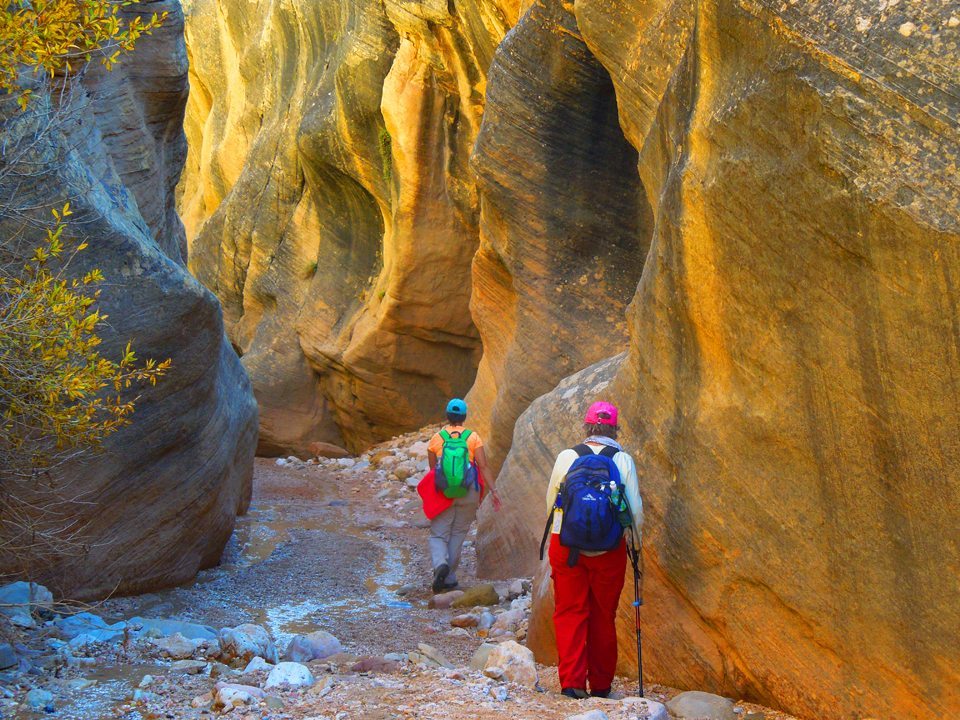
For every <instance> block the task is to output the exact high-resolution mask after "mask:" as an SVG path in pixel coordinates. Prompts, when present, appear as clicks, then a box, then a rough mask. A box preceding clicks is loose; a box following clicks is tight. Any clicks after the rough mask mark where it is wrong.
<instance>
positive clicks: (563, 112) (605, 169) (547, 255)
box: [468, 0, 652, 569]
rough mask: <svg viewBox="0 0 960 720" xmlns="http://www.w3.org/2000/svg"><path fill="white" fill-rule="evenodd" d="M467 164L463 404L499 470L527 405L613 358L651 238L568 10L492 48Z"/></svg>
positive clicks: (631, 157)
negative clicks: (469, 322)
mask: <svg viewBox="0 0 960 720" xmlns="http://www.w3.org/2000/svg"><path fill="white" fill-rule="evenodd" d="M474 167H475V169H476V172H477V175H478V178H479V182H480V190H481V197H482V200H483V202H482V205H481V208H482V211H481V222H480V231H481V242H480V247H479V250H478V252H477V255H476V258H475V259H474V265H473V270H474V274H473V282H474V293H473V301H472V310H473V315H474V319H475V320H476V323H477V327H478V329H479V330H480V334H481V337H482V338H483V351H484V352H483V359H482V361H481V363H480V368H479V371H478V373H477V382H476V384H475V385H474V387H473V389H472V390H471V394H470V397H469V398H468V400H469V401H470V403H471V405H472V406H473V408H474V412H476V413H477V414H478V416H479V417H478V420H479V423H478V429H479V430H480V431H481V432H482V433H483V434H484V436H485V437H487V445H488V457H489V458H490V459H491V462H492V463H493V465H494V466H495V467H499V465H500V463H501V462H503V458H504V456H505V454H506V452H507V450H509V448H510V441H511V437H512V435H513V425H514V422H515V421H516V419H517V416H518V415H519V414H520V413H521V412H522V411H523V410H524V409H525V408H527V407H528V406H529V405H530V403H531V402H532V401H533V400H534V399H535V398H536V397H538V396H539V395H542V394H543V393H545V392H547V391H549V390H550V389H552V388H553V387H554V386H555V385H556V383H557V382H558V381H559V380H560V379H561V378H563V377H565V376H567V375H569V374H571V373H573V372H575V371H577V370H580V369H582V368H583V367H585V366H587V365H590V364H591V363H594V362H596V361H598V360H600V359H602V358H605V357H608V356H610V355H612V354H615V353H617V352H619V351H621V350H623V349H625V348H626V343H627V327H626V322H625V317H624V311H625V309H626V306H627V303H628V302H629V301H630V299H631V298H632V297H633V295H634V292H635V291H636V285H637V281H638V280H639V278H640V272H641V270H642V268H643V263H644V259H645V257H646V253H647V248H648V245H649V235H650V232H651V229H652V222H651V213H650V208H649V205H648V203H647V199H646V197H645V194H644V190H643V186H642V185H641V183H640V179H639V177H638V175H637V152H636V150H634V149H633V147H631V146H630V144H629V143H628V142H627V141H626V139H625V138H624V136H623V132H622V131H621V130H620V126H619V123H618V119H617V106H616V99H615V97H614V91H613V84H612V83H611V81H610V78H609V76H608V74H607V72H606V71H605V70H604V69H603V67H602V66H601V65H600V63H599V62H597V60H596V59H595V58H594V57H593V55H592V54H591V53H590V51H589V50H588V49H587V47H586V45H585V44H584V43H583V40H582V39H581V38H580V36H579V32H578V30H577V23H576V20H575V19H574V17H573V14H572V11H571V10H570V8H569V6H564V5H563V4H562V3H560V2H559V1H555V0H545V1H538V2H534V3H533V4H532V6H531V7H530V9H529V11H528V12H527V13H526V14H525V15H524V16H523V18H522V20H521V21H520V22H519V23H518V25H517V26H516V27H515V28H514V29H513V30H512V31H511V32H510V34H509V35H508V36H507V38H506V39H505V40H504V42H503V43H501V45H500V47H499V48H498V49H497V54H496V57H495V59H494V63H493V66H492V67H491V69H490V90H489V92H488V94H487V108H486V112H485V114H484V118H483V127H482V130H481V132H480V137H479V138H478V140H477V146H476V151H475V154H474ZM484 569H490V568H484Z"/></svg>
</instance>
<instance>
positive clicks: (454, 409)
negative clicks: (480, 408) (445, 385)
mask: <svg viewBox="0 0 960 720" xmlns="http://www.w3.org/2000/svg"><path fill="white" fill-rule="evenodd" d="M447 413H448V414H450V415H466V414H467V404H466V403H465V402H464V401H463V400H461V399H460V398H454V399H453V400H451V401H450V402H448V403H447Z"/></svg>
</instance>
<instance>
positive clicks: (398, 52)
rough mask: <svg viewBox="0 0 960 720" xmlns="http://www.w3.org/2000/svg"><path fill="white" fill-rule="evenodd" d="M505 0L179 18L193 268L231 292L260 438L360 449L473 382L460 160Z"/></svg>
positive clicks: (283, 447)
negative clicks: (187, 91)
mask: <svg viewBox="0 0 960 720" xmlns="http://www.w3.org/2000/svg"><path fill="white" fill-rule="evenodd" d="M516 14H517V8H516V6H515V4H513V3H512V2H510V1H509V0H508V1H507V2H493V1H491V2H478V3H465V4H462V5H459V4H458V5H457V6H455V7H454V6H453V5H449V6H448V4H447V3H445V2H409V1H407V0H388V1H387V2H386V3H382V4H381V3H373V4H371V3H364V2H357V1H356V0H338V1H337V2H325V3H322V4H321V5H320V6H317V4H316V3H297V2H294V3H279V2H269V3H266V4H264V5H261V6H256V8H255V9H254V6H247V5H237V4H235V3H231V2H222V1H221V0H200V1H199V2H196V3H193V4H192V9H191V12H190V16H189V22H188V31H187V37H188V43H189V47H190V54H191V82H192V84H193V87H194V92H193V93H192V94H191V99H190V106H189V110H188V113H187V122H186V128H187V134H188V136H189V137H190V139H191V154H190V159H189V161H188V164H187V172H186V175H185V178H184V182H183V185H182V200H181V207H182V209H183V213H184V218H185V223H186V226H187V230H188V234H189V236H190V237H191V239H192V245H191V261H190V263H191V268H192V269H193V270H194V272H195V273H196V274H197V276H198V277H199V278H200V279H201V281H203V282H204V283H205V284H206V285H207V286H208V287H210V288H211V289H213V291H214V292H215V293H216V294H217V296H218V297H219V298H220V300H221V302H223V304H224V308H225V317H226V324H227V331H228V334H229V336H230V338H231V340H232V342H233V343H234V345H235V346H236V347H237V348H238V349H239V350H240V352H241V353H242V354H243V363H244V365H245V367H246V368H247V370H248V372H249V373H250V375H251V378H252V380H253V385H254V390H255V392H256V395H257V398H258V400H259V402H260V408H261V435H260V437H261V447H260V450H261V452H262V453H264V454H278V453H281V452H282V453H283V454H286V453H288V452H295V453H301V454H306V453H309V446H310V444H311V443H312V442H330V443H334V444H336V445H344V446H347V447H350V448H352V449H354V450H356V449H360V448H362V447H364V446H367V445H369V444H370V443H371V442H372V441H373V440H374V439H379V438H384V437H389V436H391V435H395V434H398V433H400V432H402V431H407V430H412V429H415V428H418V427H420V426H422V425H423V424H425V423H426V422H427V421H428V420H431V419H435V418H438V417H439V415H440V413H441V412H442V409H443V406H444V402H445V401H446V399H448V398H449V397H450V396H452V395H462V394H465V393H466V391H467V390H468V389H469V387H470V385H471V384H472V382H473V378H474V374H475V371H476V366H477V363H478V361H479V354H480V342H479V337H478V334H477V331H476V329H475V328H474V325H473V321H472V318H471V315H470V310H469V298H470V293H471V281H470V263H471V259H472V257H473V254H474V251H475V249H476V246H477V238H478V228H477V226H478V199H477V194H476V188H475V182H474V180H473V177H472V175H471V173H470V170H469V164H468V157H469V153H470V149H471V147H472V145H473V142H474V139H475V138H476V135H477V132H478V128H479V123H480V116H481V111H482V107H483V95H484V90H485V72H486V68H487V67H488V66H489V63H490V57H491V55H492V53H493V49H494V47H495V46H496V44H497V42H499V40H500V38H501V37H502V36H503V34H504V32H505V31H506V28H507V27H509V25H510V24H512V22H513V21H514V20H515V18H516Z"/></svg>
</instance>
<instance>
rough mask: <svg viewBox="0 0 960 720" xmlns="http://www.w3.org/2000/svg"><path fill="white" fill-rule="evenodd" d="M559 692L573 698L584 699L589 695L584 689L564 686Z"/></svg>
mask: <svg viewBox="0 0 960 720" xmlns="http://www.w3.org/2000/svg"><path fill="white" fill-rule="evenodd" d="M560 694H561V695H564V696H566V697H568V698H573V699H574V700H586V699H587V698H588V697H590V696H589V695H588V694H587V691H586V690H582V689H580V688H564V689H563V690H561V691H560Z"/></svg>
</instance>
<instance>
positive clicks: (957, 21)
mask: <svg viewBox="0 0 960 720" xmlns="http://www.w3.org/2000/svg"><path fill="white" fill-rule="evenodd" d="M947 27H949V28H955V27H960V17H957V16H956V15H951V16H950V19H949V20H947Z"/></svg>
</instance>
